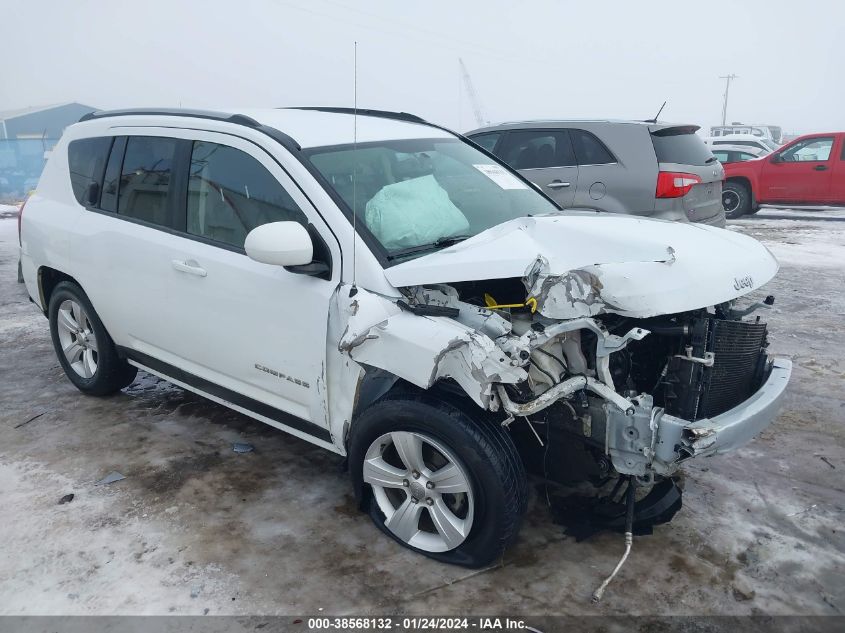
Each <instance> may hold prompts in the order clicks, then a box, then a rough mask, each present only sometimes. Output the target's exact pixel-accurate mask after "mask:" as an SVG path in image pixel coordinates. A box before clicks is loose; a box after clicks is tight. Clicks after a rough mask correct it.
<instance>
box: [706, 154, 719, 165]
mask: <svg viewBox="0 0 845 633" xmlns="http://www.w3.org/2000/svg"><path fill="white" fill-rule="evenodd" d="M714 160H717V158H716V157H715V156H711V157H710V158H708V159H707V160H705V161H704V164H705V165H709V164H710V163H712V162H713V161H714Z"/></svg>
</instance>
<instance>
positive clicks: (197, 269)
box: [171, 259, 208, 277]
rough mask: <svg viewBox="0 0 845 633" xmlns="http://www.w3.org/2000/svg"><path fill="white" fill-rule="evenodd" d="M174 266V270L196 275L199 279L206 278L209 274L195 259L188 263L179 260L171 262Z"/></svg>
mask: <svg viewBox="0 0 845 633" xmlns="http://www.w3.org/2000/svg"><path fill="white" fill-rule="evenodd" d="M171 264H173V268H175V269H176V270H178V271H180V272H183V273H188V274H189V275H196V276H197V277H205V276H206V275H207V274H208V273H207V272H206V270H205V268H203V267H202V266H200V265H199V264H198V263H197V262H196V261H194V260H193V259H189V260H187V261H184V262H183V261H181V260H178V259H174V260H172V261H171Z"/></svg>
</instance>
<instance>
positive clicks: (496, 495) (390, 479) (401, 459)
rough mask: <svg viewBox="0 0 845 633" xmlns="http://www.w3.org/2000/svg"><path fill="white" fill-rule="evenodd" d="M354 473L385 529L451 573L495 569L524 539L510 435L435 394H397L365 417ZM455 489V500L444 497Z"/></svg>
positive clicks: (356, 433)
mask: <svg viewBox="0 0 845 633" xmlns="http://www.w3.org/2000/svg"><path fill="white" fill-rule="evenodd" d="M417 446H419V447H420V448H419V452H418V453H413V451H408V450H406V447H412V448H414V449H416V447H417ZM414 454H416V455H417V456H418V457H416V458H415V457H414V456H413V455H414ZM415 459H416V460H417V462H416V463H417V464H419V466H415V464H414V460H415ZM409 462H410V465H409ZM349 465H350V471H351V475H352V480H353V485H354V486H355V491H356V495H357V497H358V499H359V502H360V503H361V506H362V509H364V510H365V511H367V512H368V513H369V515H370V517H371V518H372V520H373V522H374V523H375V524H376V526H377V527H378V528H379V529H380V530H382V531H383V532H384V533H385V534H387V535H388V536H390V537H391V538H393V539H394V540H396V541H397V542H399V543H400V544H402V545H404V546H405V547H408V548H409V549H412V550H414V551H415V552H419V553H421V554H424V555H425V556H428V557H430V558H433V559H435V560H439V561H441V562H445V563H450V564H454V565H461V566H464V567H473V568H477V567H483V566H485V565H489V564H490V563H492V562H493V561H494V560H496V559H497V558H499V557H500V556H501V555H502V553H503V552H504V550H505V548H506V547H507V546H508V545H509V544H510V543H512V542H513V540H514V539H515V537H516V535H517V532H518V531H519V526H520V523H521V521H522V516H523V514H524V512H525V508H526V506H527V499H526V496H527V480H526V475H525V470H524V467H523V465H522V462H521V461H520V460H519V457H518V454H517V453H516V448H515V447H514V446H513V442H512V441H511V438H510V436H509V435H508V433H507V431H506V430H504V429H503V428H502V427H501V426H500V425H498V424H495V423H491V422H489V421H486V420H484V419H483V417H482V416H478V419H475V417H470V416H469V415H467V414H466V413H465V412H463V411H461V410H460V409H458V408H456V407H455V406H453V405H452V404H450V403H448V402H444V401H442V400H441V399H439V398H436V397H434V396H433V395H432V394H430V393H426V392H423V393H414V392H410V393H408V392H397V393H394V394H389V395H388V396H386V397H385V398H383V399H382V400H380V401H378V402H377V403H375V404H374V405H372V406H371V407H369V408H368V409H367V410H365V411H364V412H363V413H362V414H361V417H360V418H359V419H358V420H357V421H356V422H355V425H354V426H353V430H352V435H351V437H350V441H349ZM447 471H449V472H451V473H452V474H451V475H450V476H449V477H448V480H447V478H446V477H445V475H444V473H446V472H447ZM447 486H448V487H450V488H453V489H454V490H455V491H456V492H441V490H444V489H445V488H446V487H447ZM415 499H416V500H415ZM406 515H407V518H406ZM444 518H446V519H448V521H449V523H446V522H444ZM444 528H446V529H444Z"/></svg>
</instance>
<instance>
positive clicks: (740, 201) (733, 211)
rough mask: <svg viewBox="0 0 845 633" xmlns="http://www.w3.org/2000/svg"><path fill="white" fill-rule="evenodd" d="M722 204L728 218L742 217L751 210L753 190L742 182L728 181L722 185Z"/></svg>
mask: <svg viewBox="0 0 845 633" xmlns="http://www.w3.org/2000/svg"><path fill="white" fill-rule="evenodd" d="M722 206H723V207H724V209H725V217H726V218H728V219H730V220H735V219H737V218H741V217H742V216H743V215H745V214H746V213H749V212H750V211H751V192H750V191H749V190H748V187H746V186H745V185H743V184H742V183H739V182H726V183H725V185H724V186H723V187H722Z"/></svg>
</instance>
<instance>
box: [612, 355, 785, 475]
mask: <svg viewBox="0 0 845 633" xmlns="http://www.w3.org/2000/svg"><path fill="white" fill-rule="evenodd" d="M791 373H792V362H791V361H790V360H788V359H785V358H778V359H775V360H774V362H773V364H772V370H771V372H770V373H769V377H768V378H767V379H766V382H765V383H763V385H762V386H761V387H760V388H759V389H758V390H757V392H756V393H754V394H753V395H752V396H751V397H750V398H748V399H747V400H745V401H744V402H742V403H741V404H739V405H737V406H735V407H733V408H732V409H730V410H729V411H726V412H724V413H722V414H720V415H717V416H714V417H712V418H703V419H700V420H696V421H695V422H690V421H689V420H684V419H681V418H678V417H675V416H673V415H669V414H668V413H666V412H665V411H664V410H663V409H662V408H660V407H653V406H652V398H651V396H648V395H642V396H638V397H636V398H633V399H632V402H633V403H634V405H635V406H634V412H633V414H626V413H625V412H622V411H620V410H619V409H618V408H617V407H614V406H612V405H611V404H609V403H605V404H604V407H603V408H604V411H605V416H606V427H605V432H606V435H605V446H606V450H607V453H608V455H609V456H610V458H611V461H612V462H613V466H614V468H616V470H617V471H618V472H619V473H621V474H625V475H637V476H640V477H646V476H648V475H649V473H655V474H658V475H664V476H665V475H671V474H672V473H673V472H675V471H676V470H677V469H678V466H679V465H680V464H681V462H683V461H684V460H686V459H689V458H690V457H704V456H709V455H715V454H717V453H726V452H728V451H731V450H734V449H736V448H739V447H740V446H742V445H743V444H745V443H747V442H748V441H749V440H751V438H753V437H754V436H756V435H757V434H759V433H760V432H761V431H762V430H763V429H765V428H766V427H767V426H769V425H770V424H771V423H772V422H773V421H774V420H775V418H776V417H777V415H778V412H779V411H780V406H781V399H782V398H783V394H784V391H785V390H786V385H787V383H788V382H789V376H790V374H791Z"/></svg>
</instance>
